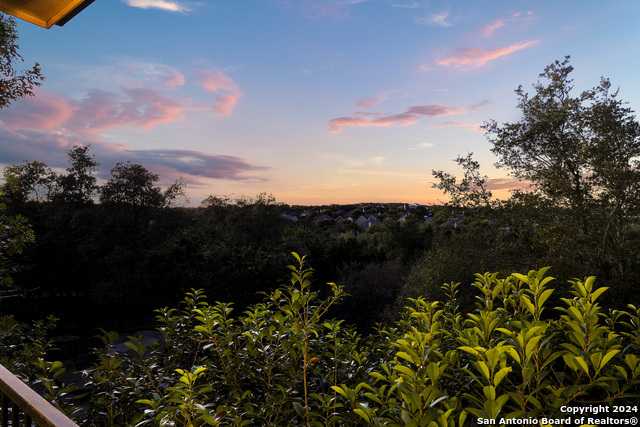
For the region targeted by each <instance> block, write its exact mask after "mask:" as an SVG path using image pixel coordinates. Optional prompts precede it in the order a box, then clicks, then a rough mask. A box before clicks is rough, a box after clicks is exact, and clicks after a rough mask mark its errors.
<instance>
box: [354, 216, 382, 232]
mask: <svg viewBox="0 0 640 427" xmlns="http://www.w3.org/2000/svg"><path fill="white" fill-rule="evenodd" d="M380 224H382V221H380V219H379V218H377V217H376V216H375V215H360V216H359V217H358V219H357V220H356V225H357V226H358V228H359V229H360V230H362V231H365V230H367V229H368V228H369V227H371V226H372V225H380Z"/></svg>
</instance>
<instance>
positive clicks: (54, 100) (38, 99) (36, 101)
mask: <svg viewBox="0 0 640 427" xmlns="http://www.w3.org/2000/svg"><path fill="white" fill-rule="evenodd" d="M76 110H77V107H76V106H74V105H72V104H71V102H69V101H68V100H67V99H65V98H62V97H59V96H56V95H53V94H51V93H48V92H44V91H42V90H36V91H35V96H33V97H26V98H23V99H22V100H20V101H18V102H15V103H14V104H13V105H11V108H8V109H6V110H4V111H3V112H2V118H1V120H2V122H3V123H4V127H5V128H6V129H10V130H17V129H33V130H53V129H56V128H58V127H60V126H61V125H63V124H64V123H66V122H67V121H68V120H69V119H70V118H71V117H72V116H73V114H74V113H75V112H76Z"/></svg>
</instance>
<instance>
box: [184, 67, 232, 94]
mask: <svg viewBox="0 0 640 427" xmlns="http://www.w3.org/2000/svg"><path fill="white" fill-rule="evenodd" d="M194 74H195V76H196V83H198V84H199V85H200V86H202V87H203V88H204V89H205V90H207V91H209V92H217V91H219V90H235V89H236V84H235V83H234V82H233V80H231V78H230V77H228V76H226V75H224V73H223V72H222V71H218V70H195V71H194Z"/></svg>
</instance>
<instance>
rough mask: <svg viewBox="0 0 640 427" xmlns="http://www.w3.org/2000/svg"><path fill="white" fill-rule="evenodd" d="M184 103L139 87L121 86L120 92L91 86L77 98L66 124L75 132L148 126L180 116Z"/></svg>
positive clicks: (173, 119)
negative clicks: (76, 103)
mask: <svg viewBox="0 0 640 427" xmlns="http://www.w3.org/2000/svg"><path fill="white" fill-rule="evenodd" d="M184 110H185V107H184V106H183V105H182V103H181V102H180V101H179V100H177V99H172V98H166V97H164V96H162V95H160V94H158V93H157V92H156V91H153V90H151V89H143V88H127V89H124V95H120V94H117V93H114V92H108V91H104V90H99V89H93V90H91V91H89V92H88V94H87V96H86V97H85V98H84V99H82V100H81V101H80V104H79V108H78V111H77V114H75V115H74V116H73V117H72V118H71V120H70V121H69V123H68V126H69V127H70V128H72V129H74V130H75V131H78V132H86V131H89V132H102V131H108V130H113V129H117V128H119V127H124V126H134V127H140V128H142V129H145V130H151V129H152V128H154V127H155V126H157V125H159V124H161V123H167V122H173V121H176V120H182V119H184V118H185V117H184V115H183V112H184Z"/></svg>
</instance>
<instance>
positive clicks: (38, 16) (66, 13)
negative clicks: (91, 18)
mask: <svg viewBox="0 0 640 427" xmlns="http://www.w3.org/2000/svg"><path fill="white" fill-rule="evenodd" d="M93 1H94V0H0V11H2V12H4V13H6V14H8V15H12V16H15V17H16V18H20V19H24V20H25V21H27V22H31V23H32V24H36V25H38V26H40V27H43V28H51V27H52V26H54V25H59V26H63V25H64V24H66V23H67V22H69V20H70V19H71V18H73V17H74V16H76V15H77V14H78V13H80V12H81V11H82V10H84V8H86V7H87V6H89V5H90V4H91V3H93Z"/></svg>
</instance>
